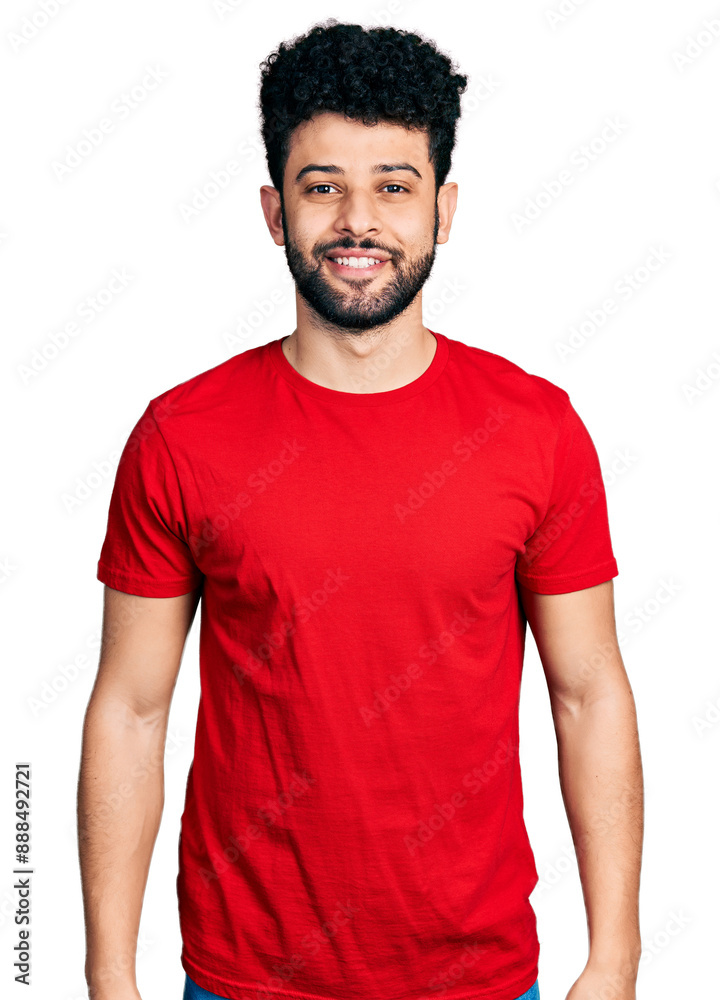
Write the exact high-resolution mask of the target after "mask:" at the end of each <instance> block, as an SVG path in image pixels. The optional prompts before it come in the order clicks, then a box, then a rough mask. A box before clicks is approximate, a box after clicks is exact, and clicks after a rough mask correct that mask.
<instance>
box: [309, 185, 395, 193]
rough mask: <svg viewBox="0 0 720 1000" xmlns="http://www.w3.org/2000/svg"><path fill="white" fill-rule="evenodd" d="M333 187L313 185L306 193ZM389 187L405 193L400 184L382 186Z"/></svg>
mask: <svg viewBox="0 0 720 1000" xmlns="http://www.w3.org/2000/svg"><path fill="white" fill-rule="evenodd" d="M333 186H334V185H332V184H313V186H312V187H309V188H308V192H310V191H317V189H318V188H332V187H333ZM389 187H393V188H397V189H398V190H399V191H407V188H406V187H403V186H402V184H395V183H390V184H385V185H384V188H389ZM384 188H383V190H384Z"/></svg>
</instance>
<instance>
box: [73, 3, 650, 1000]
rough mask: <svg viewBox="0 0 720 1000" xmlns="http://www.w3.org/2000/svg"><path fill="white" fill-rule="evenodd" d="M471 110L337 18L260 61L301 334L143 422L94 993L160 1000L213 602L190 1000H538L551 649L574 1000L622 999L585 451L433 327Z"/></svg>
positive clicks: (619, 690)
mask: <svg viewBox="0 0 720 1000" xmlns="http://www.w3.org/2000/svg"><path fill="white" fill-rule="evenodd" d="M466 83H467V78H466V77H464V76H461V75H459V74H456V73H453V71H452V67H451V64H450V61H449V59H448V58H447V57H446V56H444V55H442V54H441V53H439V52H438V51H437V49H436V48H435V47H434V46H433V45H432V44H431V43H429V42H427V41H424V40H422V39H421V38H419V37H418V36H417V35H415V34H410V33H407V32H402V31H398V30H395V29H391V28H383V29H378V28H375V29H370V30H366V29H363V28H362V27H360V26H359V25H352V24H342V23H338V22H337V21H334V20H331V21H330V22H329V23H326V24H324V25H317V26H315V27H314V28H312V29H311V30H310V31H309V32H308V34H307V35H305V36H304V37H303V38H300V39H296V40H295V41H294V43H293V44H292V45H286V44H284V45H281V46H280V49H279V51H278V52H277V53H274V54H273V57H272V58H270V59H268V60H267V61H266V62H265V64H264V67H263V80H262V86H261V95H260V96H261V111H262V115H263V136H264V140H265V143H266V148H267V155H268V167H269V172H270V176H271V179H272V180H273V186H263V187H262V188H261V192H260V194H261V202H262V208H263V212H264V214H265V219H266V222H267V225H268V229H269V231H270V233H271V235H272V238H273V239H274V241H275V243H276V244H278V245H280V246H283V247H284V248H285V253H286V256H287V261H288V265H289V267H290V270H291V273H292V275H293V278H294V280H295V283H296V291H297V294H296V305H297V325H296V328H295V330H293V332H292V333H291V334H290V335H288V336H283V337H279V338H277V339H275V340H273V341H271V342H269V343H266V344H263V345H262V346H259V347H255V348H251V349H249V350H246V351H244V352H243V353H241V354H239V355H237V356H235V357H232V358H230V359H228V360H227V361H225V362H223V363H222V364H220V365H217V366H216V367H214V368H212V369H210V370H209V371H206V372H203V373H201V374H200V375H197V376H195V377H193V378H190V379H188V380H187V381H185V382H183V383H181V384H180V385H177V386H174V387H173V388H170V389H168V390H166V391H165V392H163V393H161V394H160V395H158V396H156V397H155V398H154V399H153V400H151V401H150V403H149V404H148V407H147V409H146V411H145V413H144V414H143V416H142V417H141V418H140V419H139V420H138V423H137V425H136V427H135V429H134V430H133V433H132V434H131V436H130V438H129V440H128V443H127V445H126V447H125V451H124V453H123V458H122V461H121V463H120V466H119V468H118V472H117V476H116V481H115V485H114V489H113V494H112V498H111V503H110V512H109V519H108V531H107V535H106V538H105V541H104V545H103V548H102V552H101V555H100V560H99V564H98V578H99V579H100V580H101V581H102V582H103V583H104V584H105V585H106V589H105V611H104V642H103V649H102V652H101V659H100V666H99V671H98V677H97V680H96V684H95V688H94V690H93V693H92V696H91V699H90V704H89V706H88V711H87V717H86V723H85V732H84V744H83V763H82V771H81V778H80V790H79V822H80V844H81V864H82V873H83V890H84V899H85V914H86V924H87V944H88V949H87V961H86V976H87V979H88V984H89V986H90V991H91V997H92V998H93V1000H130V998H137V997H138V996H139V993H138V991H137V986H136V983H135V975H134V952H135V945H136V936H137V932H138V926H139V920H140V912H141V905H142V897H143V893H144V888H145V883H146V878H147V873H148V868H149V864H150V858H151V853H152V849H153V844H154V841H155V837H156V833H157V829H158V825H159V821H160V816H161V812H162V802H163V785H162V753H163V745H164V738H165V733H166V727H167V720H168V712H169V707H170V702H171V697H172V690H173V686H174V683H175V679H176V676H177V672H178V669H179V665H180V660H181V656H182V651H183V647H184V642H185V638H186V635H187V631H188V629H189V627H190V624H191V622H192V620H193V616H194V614H195V610H196V608H197V605H198V602H199V601H202V604H201V606H202V621H201V631H200V680H201V700H200V708H199V715H198V725H197V732H196V741H195V756H194V759H193V763H192V766H191V768H190V772H189V775H188V782H187V790H186V800H185V809H184V811H183V815H182V823H181V836H180V842H179V865H180V868H179V876H178V882H177V889H178V898H179V904H180V925H181V931H182V939H183V949H182V956H181V961H182V965H183V968H184V970H185V973H186V981H185V998H186V1000H194V998H197V997H205V998H207V997H211V998H212V997H225V998H232V1000H241V998H243V1000H245V998H250V997H253V998H255V997H268V996H277V997H279V998H286V1000H289V998H295V1000H297V998H298V997H300V998H306V1000H311V998H312V1000H346V998H350V997H353V998H358V1000H361V998H362V1000H401V998H402V1000H405V998H408V997H413V998H416V1000H417V998H423V997H439V996H442V997H444V998H445V1000H452V998H457V1000H461V998H462V1000H470V998H473V1000H475V998H477V1000H517V998H523V1000H538V998H539V995H540V994H539V983H538V956H539V942H538V938H537V931H536V921H535V914H534V911H533V909H532V906H531V904H530V902H529V898H528V897H529V895H530V893H531V892H532V890H533V888H534V886H535V885H536V883H537V881H538V874H537V870H536V867H535V862H534V858H533V853H532V850H531V848H530V844H529V842H528V837H527V832H526V829H525V825H524V821H523V798H522V788H521V775H520V767H519V743H518V699H519V690H520V680H521V672H522V659H523V651H524V642H525V636H526V625H527V623H528V622H529V623H530V626H531V628H532V631H533V633H534V636H535V639H536V641H537V645H538V648H539V651H540V655H541V658H542V663H543V668H544V671H545V674H546V677H547V681H548V685H549V690H550V697H551V705H552V713H553V721H554V723H555V727H556V731H557V736H558V746H559V764H560V778H561V782H562V791H563V796H564V801H565V804H566V807H567V812H568V817H569V821H570V824H571V828H572V833H573V838H574V841H575V845H576V849H577V855H578V863H579V870H580V876H581V879H582V886H583V892H584V899H585V904H586V908H587V920H588V932H589V943H590V953H589V958H588V962H587V964H586V966H585V968H584V970H583V971H582V973H581V974H580V975H579V977H578V978H577V980H576V981H575V983H574V984H573V985H572V986H571V988H570V991H569V993H568V1000H591V998H597V997H600V996H602V997H603V998H606V1000H631V998H634V996H635V980H636V975H637V967H638V963H639V957H640V934H639V926H638V891H639V871H640V844H641V838H642V777H641V763H640V755H639V749H638V739H637V726H636V719H635V709H634V701H633V696H632V693H631V690H630V686H629V683H628V679H627V675H626V672H625V668H624V665H623V662H622V659H621V656H620V652H619V650H618V645H617V637H616V632H615V622H614V613H613V591H612V580H613V578H614V577H615V576H616V575H617V572H618V570H617V563H616V561H615V557H614V554H613V551H612V547H611V542H610V534H609V527H608V519H607V505H606V499H605V492H604V488H603V483H602V478H601V473H600V469H599V464H598V458H597V453H596V451H595V448H594V445H593V443H592V441H591V439H590V436H589V434H588V432H587V430H586V428H585V426H584V424H583V423H582V421H581V419H580V417H579V416H578V414H577V413H576V411H575V409H574V408H573V406H572V404H571V403H570V400H569V397H568V395H567V393H566V392H565V391H564V390H563V389H562V388H560V387H558V386H556V385H554V384H552V383H551V382H549V381H547V380H546V379H544V378H541V377H539V376H536V375H532V374H529V373H527V372H525V371H524V370H523V369H522V368H520V367H519V366H518V365H516V364H514V363H513V362H511V361H509V360H507V359H505V358H503V357H500V356H498V355H496V354H492V353H489V352H487V351H485V350H482V349H480V348H476V347H471V346H468V345H466V344H464V343H463V342H462V341H460V340H458V339H455V338H450V337H448V336H447V335H445V334H443V333H441V332H439V331H433V330H429V329H428V328H426V327H425V326H423V323H422V286H423V285H424V283H425V282H426V280H427V278H428V276H429V274H430V271H431V268H432V265H433V262H434V259H435V252H436V246H437V244H441V243H446V242H447V241H448V238H449V233H450V227H451V222H452V218H453V215H454V212H455V208H456V201H457V192H458V187H457V184H454V183H448V182H447V181H446V177H447V173H448V170H449V167H450V157H451V151H452V147H453V143H454V136H455V125H456V121H457V118H458V116H459V95H460V94H461V93H462V92H463V91H464V89H465V87H466ZM148 762H149V763H148ZM118 790H121V792H120V796H119V797H118V796H117V795H116V796H115V797H113V793H114V792H117V791H118ZM118 800H119V801H120V802H121V805H120V806H119V807H113V808H107V803H109V802H117V801H118Z"/></svg>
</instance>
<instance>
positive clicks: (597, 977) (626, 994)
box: [567, 962, 637, 1000]
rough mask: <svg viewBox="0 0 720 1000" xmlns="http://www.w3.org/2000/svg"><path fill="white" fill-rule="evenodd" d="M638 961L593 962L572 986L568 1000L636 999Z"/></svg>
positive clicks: (589, 963)
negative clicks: (609, 963)
mask: <svg viewBox="0 0 720 1000" xmlns="http://www.w3.org/2000/svg"><path fill="white" fill-rule="evenodd" d="M636 980H637V963H636V962H628V963H627V964H626V965H624V966H623V965H622V964H618V965H617V966H599V965H593V964H592V963H591V962H588V964H587V965H586V966H585V968H584V969H583V971H582V973H581V974H580V975H579V976H578V978H577V979H576V980H575V982H574V983H573V985H572V986H571V987H570V992H569V993H568V995H567V1000H636V993H635V983H636Z"/></svg>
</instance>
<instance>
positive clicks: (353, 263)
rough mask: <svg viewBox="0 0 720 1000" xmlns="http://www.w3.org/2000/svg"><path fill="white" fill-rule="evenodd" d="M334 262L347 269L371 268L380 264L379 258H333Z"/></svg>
mask: <svg viewBox="0 0 720 1000" xmlns="http://www.w3.org/2000/svg"><path fill="white" fill-rule="evenodd" d="M333 260H336V261H337V262H338V264H344V265H345V267H371V266H372V265H373V264H379V263H380V261H379V260H378V258H377V257H333Z"/></svg>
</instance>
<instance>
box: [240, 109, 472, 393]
mask: <svg viewBox="0 0 720 1000" xmlns="http://www.w3.org/2000/svg"><path fill="white" fill-rule="evenodd" d="M375 164H386V165H391V166H394V165H400V164H404V165H408V166H410V167H413V168H414V169H415V170H416V171H417V173H418V174H419V175H420V176H419V177H418V176H416V174H415V173H414V172H413V171H412V170H408V169H403V170H392V171H390V172H383V173H373V170H372V168H373V166H374V165H375ZM309 165H317V166H322V167H329V166H331V165H334V166H336V167H340V168H341V169H342V170H343V171H344V172H343V173H342V174H339V173H337V172H328V171H326V170H313V171H312V172H311V173H306V174H304V176H303V177H302V178H301V179H300V180H299V181H297V180H296V178H297V175H298V174H299V173H300V171H301V170H303V169H304V168H305V167H307V166H309ZM457 193H458V186H457V184H455V183H447V184H443V185H442V186H441V187H440V189H439V191H438V192H437V198H436V193H435V173H434V170H433V166H432V164H431V163H430V161H429V159H428V141H427V136H426V134H425V133H423V132H419V131H411V130H408V129H405V128H402V127H401V126H399V125H395V124H392V125H391V124H388V123H378V124H377V125H375V126H365V125H363V124H362V123H358V122H354V121H346V120H345V118H344V117H343V116H342V115H338V114H335V113H334V112H323V113H321V114H318V115H316V116H315V118H314V119H313V120H312V121H310V122H304V123H302V124H301V125H300V126H298V128H296V129H295V131H294V132H293V134H292V140H291V143H290V149H289V156H288V162H287V164H286V167H285V176H284V185H283V198H282V199H281V197H280V192H279V191H278V190H277V188H275V187H271V186H269V185H264V186H263V187H261V188H260V201H261V204H262V209H263V212H264V215H265V221H266V223H267V226H268V229H269V231H270V235H271V236H272V238H273V240H274V241H275V243H276V244H277V245H278V246H284V247H285V252H286V258H287V261H288V266H289V267H290V270H291V272H292V274H293V277H294V278H295V280H296V293H295V302H296V311H297V325H296V327H295V330H294V331H293V332H292V333H291V334H290V335H289V336H288V337H286V338H285V339H284V341H283V351H284V353H285V356H286V358H287V359H288V361H289V362H290V364H291V365H292V366H293V367H294V368H295V369H296V370H297V371H299V372H300V374H301V375H304V376H305V378H308V379H310V381H312V382H316V383H318V384H319V385H324V386H327V387H328V388H330V389H336V390H339V391H342V392H385V391H386V390H389V389H396V388H399V387H400V386H402V385H406V384H407V383H408V382H412V381H414V380H415V379H416V378H418V377H419V376H420V375H421V374H422V373H423V372H424V371H425V369H426V368H427V367H428V366H429V364H430V362H431V360H432V358H433V355H434V353H435V346H436V342H435V338H434V337H433V335H432V334H431V333H430V332H429V330H428V329H427V327H425V326H423V322H422V285H423V284H424V282H425V281H426V280H427V277H428V276H429V274H430V270H431V268H432V263H433V260H434V256H435V251H436V245H437V244H440V243H446V242H447V241H448V238H449V234H450V227H451V224H452V218H453V215H454V213H455V208H456V205H457ZM283 203H284V209H285V211H284V213H283ZM336 247H342V248H344V249H348V248H357V249H367V251H368V256H372V249H376V250H381V251H385V252H386V253H387V254H390V255H391V256H392V260H390V261H389V262H388V263H386V264H384V265H383V267H382V269H381V270H380V272H379V273H378V274H376V275H374V276H372V277H359V276H358V275H357V274H352V275H350V276H343V275H340V274H338V273H337V272H336V271H334V269H333V266H332V265H330V264H329V263H328V261H327V260H325V259H324V255H325V254H326V253H327V251H328V250H331V249H333V248H336ZM303 288H305V289H306V291H307V292H308V293H310V294H311V300H312V302H313V303H314V304H311V301H308V298H306V297H305V295H303ZM408 299H409V301H408ZM320 310H322V311H320ZM378 362H382V363H380V364H379V363H378ZM370 372H372V373H373V374H372V376H371V375H370V374H369V373H370Z"/></svg>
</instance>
